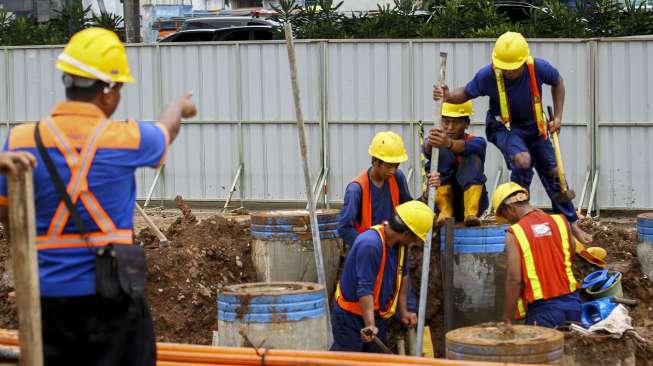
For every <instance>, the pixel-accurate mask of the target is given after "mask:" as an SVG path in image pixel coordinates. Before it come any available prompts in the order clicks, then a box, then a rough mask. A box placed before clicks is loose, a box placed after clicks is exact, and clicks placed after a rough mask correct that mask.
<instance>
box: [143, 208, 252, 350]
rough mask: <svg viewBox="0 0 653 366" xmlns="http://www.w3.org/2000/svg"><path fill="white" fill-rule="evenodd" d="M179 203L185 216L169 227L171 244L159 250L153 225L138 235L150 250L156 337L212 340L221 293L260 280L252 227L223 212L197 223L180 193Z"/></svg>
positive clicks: (150, 298)
mask: <svg viewBox="0 0 653 366" xmlns="http://www.w3.org/2000/svg"><path fill="white" fill-rule="evenodd" d="M175 201H176V203H177V207H178V208H179V209H180V210H181V212H182V216H181V217H179V218H177V220H176V221H175V222H174V223H173V224H172V225H170V227H168V228H167V229H166V230H165V233H166V237H167V238H168V240H170V242H171V243H170V245H169V246H168V247H164V248H159V245H158V244H159V242H158V239H157V238H156V236H154V235H153V234H152V233H151V232H150V230H149V229H145V230H142V231H141V232H140V233H139V234H138V235H137V237H136V240H137V241H138V242H139V243H141V244H143V246H144V247H145V248H146V255H147V261H148V263H147V269H148V273H147V296H148V301H149V303H150V307H151V309H152V316H153V318H154V325H155V328H156V335H157V340H158V341H164V342H179V343H195V344H211V336H212V331H213V330H217V315H216V296H217V291H218V290H219V289H221V288H222V287H223V286H226V285H230V284H237V283H244V282H254V281H255V279H256V273H255V272H254V265H253V263H252V260H251V255H250V250H251V245H250V236H249V231H248V230H247V229H246V228H243V227H241V226H240V225H239V224H238V223H235V222H231V221H228V220H227V219H225V218H224V217H221V216H213V217H210V218H207V219H204V220H202V221H198V220H197V218H196V217H195V215H193V213H192V211H191V210H190V208H189V207H188V206H187V205H186V204H185V203H184V201H183V199H181V197H177V198H176V200H175Z"/></svg>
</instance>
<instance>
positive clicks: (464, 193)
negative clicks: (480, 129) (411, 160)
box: [424, 100, 489, 226]
mask: <svg viewBox="0 0 653 366" xmlns="http://www.w3.org/2000/svg"><path fill="white" fill-rule="evenodd" d="M472 114H474V111H473V106H472V101H471V100H468V101H466V102H465V103H462V104H451V103H443V104H442V122H441V126H440V127H436V128H432V129H431V131H430V132H429V136H428V139H427V140H426V141H425V142H424V155H425V156H426V158H427V162H426V171H427V172H429V171H430V169H431V164H430V159H431V149H432V148H433V147H436V148H438V150H439V153H438V173H440V174H439V175H440V183H441V184H440V186H439V187H438V188H437V195H436V198H435V202H436V206H437V208H438V211H439V212H438V219H437V224H438V225H443V224H444V222H445V220H446V218H447V217H455V218H456V220H457V221H464V223H465V225H466V226H478V225H480V224H481V220H480V219H479V215H480V214H481V213H483V212H484V211H485V210H486V209H487V208H488V206H489V201H488V198H487V191H486V189H485V181H486V180H487V178H486V177H485V172H484V169H485V148H486V147H487V143H486V142H485V139H484V138H482V137H478V136H473V135H472V134H471V133H468V132H466V130H467V129H468V128H469V124H470V117H471V115H472Z"/></svg>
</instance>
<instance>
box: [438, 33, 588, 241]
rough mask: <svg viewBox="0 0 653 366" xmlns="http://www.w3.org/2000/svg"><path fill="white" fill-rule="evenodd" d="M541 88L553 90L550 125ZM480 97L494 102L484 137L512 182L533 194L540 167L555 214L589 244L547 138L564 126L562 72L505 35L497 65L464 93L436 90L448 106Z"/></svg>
mask: <svg viewBox="0 0 653 366" xmlns="http://www.w3.org/2000/svg"><path fill="white" fill-rule="evenodd" d="M542 84H547V85H551V94H552V97H553V106H554V115H553V118H552V119H551V121H549V122H547V121H546V120H545V116H544V110H543V107H542V98H541V94H542ZM480 96H489V97H490V103H489V106H490V108H489V110H488V113H487V117H486V129H485V134H486V136H487V139H488V140H489V141H490V142H492V143H493V144H494V145H496V146H497V147H498V148H499V150H501V153H502V154H503V156H504V158H505V161H506V164H507V165H508V168H509V169H510V170H511V177H510V179H511V181H513V182H515V183H517V184H519V185H521V186H522V187H525V188H526V189H529V187H530V185H531V181H532V179H533V175H534V173H533V167H535V170H537V173H538V175H539V177H540V180H541V181H542V184H543V186H544V189H545V190H546V192H547V194H548V195H549V198H551V203H552V206H553V209H554V211H555V212H558V213H561V214H563V215H564V216H565V217H566V218H567V220H568V221H569V222H570V223H571V225H572V233H573V235H574V236H575V237H576V238H577V239H578V240H579V241H581V242H583V243H590V242H591V241H592V237H591V235H589V234H587V233H586V232H585V231H583V229H581V228H580V226H579V225H578V216H577V214H576V210H575V209H574V204H573V203H572V202H571V199H572V198H573V197H572V196H571V195H570V194H567V193H571V191H566V190H564V189H561V183H560V180H561V179H560V178H559V176H558V169H560V166H559V164H557V163H556V158H555V155H554V149H553V146H552V144H551V141H550V140H549V139H548V133H551V134H554V133H557V132H558V131H559V130H560V126H561V121H562V112H563V107H564V98H565V86H564V82H563V80H562V77H561V76H560V73H559V72H558V70H557V69H556V68H555V67H553V66H552V65H551V64H549V63H548V62H547V61H545V60H543V59H540V58H533V57H531V55H530V51H529V48H528V43H527V42H526V39H524V37H523V36H522V35H521V34H520V33H515V32H506V33H504V34H503V35H501V37H499V38H498V39H497V41H496V44H495V46H494V51H493V53H492V63H491V64H489V65H486V66H484V67H483V68H481V69H480V70H479V71H478V72H477V73H476V75H475V76H474V78H473V79H472V80H471V81H470V82H469V83H467V85H466V86H465V87H464V88H457V89H455V90H451V91H450V90H449V88H448V87H447V86H446V85H435V86H434V89H433V98H434V99H435V100H440V99H442V100H443V101H444V102H448V103H456V104H457V103H464V102H466V101H468V100H470V99H474V98H477V97H480ZM547 130H548V131H547ZM547 132H548V133H547ZM560 170H561V169H560ZM564 187H566V184H565V185H564Z"/></svg>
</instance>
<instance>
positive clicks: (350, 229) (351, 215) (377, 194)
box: [338, 169, 412, 246]
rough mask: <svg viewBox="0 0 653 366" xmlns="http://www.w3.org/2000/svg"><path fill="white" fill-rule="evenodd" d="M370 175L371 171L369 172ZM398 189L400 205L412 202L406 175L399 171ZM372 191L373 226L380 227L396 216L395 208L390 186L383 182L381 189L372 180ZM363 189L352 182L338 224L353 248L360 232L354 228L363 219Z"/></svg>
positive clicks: (396, 174) (397, 173)
mask: <svg viewBox="0 0 653 366" xmlns="http://www.w3.org/2000/svg"><path fill="white" fill-rule="evenodd" d="M368 174H369V170H368ZM395 178H396V179H397V187H398V188H399V203H404V202H406V201H410V200H412V197H411V196H410V192H409V191H408V182H407V181H406V176H404V173H403V172H402V171H401V170H399V169H397V172H396V173H395ZM370 191H371V194H372V200H371V202H372V225H378V224H380V223H382V222H383V221H385V220H389V219H390V218H392V216H394V212H395V209H394V206H393V205H392V198H391V197H390V184H389V183H388V181H385V182H383V186H382V187H381V188H379V187H377V186H376V185H375V184H374V183H372V181H371V180H370ZM361 203H362V189H361V186H360V185H359V184H358V183H355V182H351V183H349V185H347V189H346V190H345V199H344V203H343V205H342V209H341V210H340V217H339V223H338V234H340V237H341V238H342V241H343V242H344V243H345V245H347V246H351V245H352V244H353V243H354V241H355V240H356V237H358V235H359V232H358V231H356V228H355V227H354V222H360V218H361V211H362V210H361Z"/></svg>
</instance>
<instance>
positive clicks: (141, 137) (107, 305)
mask: <svg viewBox="0 0 653 366" xmlns="http://www.w3.org/2000/svg"><path fill="white" fill-rule="evenodd" d="M56 67H57V69H59V70H61V71H62V72H63V77H62V79H63V84H64V86H65V88H66V101H65V102H63V103H60V104H58V105H57V106H56V107H55V108H54V110H53V111H52V113H51V114H50V115H49V116H48V117H46V118H45V119H44V120H42V121H41V122H39V123H38V124H33V123H30V124H23V125H20V126H17V127H15V128H14V129H12V130H11V131H10V133H9V136H8V138H7V142H6V144H5V150H11V151H24V152H30V153H32V154H33V155H35V156H37V157H38V166H37V168H36V169H35V171H34V186H35V189H34V192H35V197H34V198H35V208H36V226H37V239H36V248H37V250H38V260H39V280H40V295H41V309H42V310H41V315H42V326H43V348H44V356H45V364H46V365H154V364H155V361H156V356H155V355H156V350H155V338H154V329H153V326H152V319H151V317H150V314H149V310H148V306H147V304H146V302H145V298H144V294H143V286H144V281H145V273H144V272H145V259H144V253H143V251H142V250H143V249H142V248H141V247H139V246H136V245H131V244H132V236H133V232H132V229H133V212H134V204H135V198H136V184H135V179H134V172H135V170H136V168H139V167H144V166H150V167H156V166H159V165H160V164H161V163H162V162H163V160H164V158H165V154H166V151H167V149H168V145H169V144H170V142H172V141H173V140H174V139H175V137H176V136H177V134H178V132H179V128H180V120H181V118H182V117H183V118H188V117H192V116H194V115H195V113H196V111H195V105H194V104H193V103H192V102H191V101H190V94H188V95H186V96H184V97H181V98H179V99H178V100H176V101H174V102H172V103H171V104H170V105H169V106H168V107H167V108H166V109H165V111H164V112H163V113H162V114H161V116H160V119H159V122H158V123H157V124H149V123H137V122H135V121H133V120H129V121H126V122H125V121H112V120H110V119H109V118H110V117H111V115H112V114H113V113H114V112H115V110H116V108H117V107H118V103H119V102H120V97H121V95H120V94H121V93H120V92H121V88H122V86H123V84H124V83H132V82H134V78H133V77H132V75H131V72H130V69H129V64H128V60H127V53H126V51H125V47H124V46H123V44H122V43H121V42H120V40H119V39H118V37H117V36H116V35H115V34H114V33H113V32H110V31H108V30H106V29H101V28H88V29H85V30H83V31H81V32H79V33H77V34H75V35H74V36H73V37H72V38H71V40H70V42H69V43H68V45H66V47H65V49H64V51H63V52H62V53H61V54H60V55H59V57H58V59H57V64H56ZM66 187H67V188H66ZM6 194H7V182H6V179H5V178H4V177H0V195H1V196H0V203H2V204H4V205H6V204H7V197H6ZM0 215H1V216H2V219H3V221H5V222H6V220H7V216H6V215H7V212H6V207H2V210H1V212H0Z"/></svg>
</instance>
